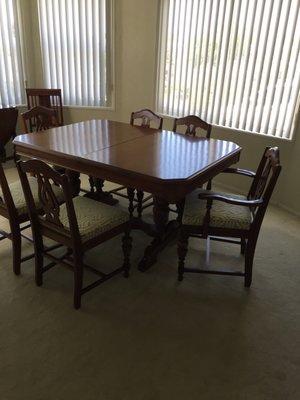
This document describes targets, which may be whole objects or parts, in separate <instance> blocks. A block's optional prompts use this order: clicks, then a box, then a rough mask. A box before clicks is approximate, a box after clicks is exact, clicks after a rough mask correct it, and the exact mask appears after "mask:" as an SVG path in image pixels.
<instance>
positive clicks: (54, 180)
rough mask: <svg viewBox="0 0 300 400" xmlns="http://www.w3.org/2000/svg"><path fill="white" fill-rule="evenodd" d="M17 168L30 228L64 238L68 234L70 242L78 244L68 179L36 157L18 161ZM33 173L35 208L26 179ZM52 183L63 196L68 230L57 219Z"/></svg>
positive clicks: (78, 236) (57, 210)
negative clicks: (37, 204) (34, 179)
mask: <svg viewBox="0 0 300 400" xmlns="http://www.w3.org/2000/svg"><path fill="white" fill-rule="evenodd" d="M17 168H18V172H19V176H20V180H21V184H22V187H23V191H24V195H25V199H26V203H27V206H28V211H29V215H30V220H31V224H32V229H33V231H35V232H36V233H37V232H39V233H40V232H41V230H42V228H45V229H48V230H49V229H50V230H51V231H52V232H56V233H57V234H59V235H61V236H64V237H66V236H67V237H71V238H72V240H73V243H77V244H79V243H80V235H79V229H78V223H77V218H76V214H75V210H74V204H73V200H72V187H71V183H70V181H69V178H68V176H67V175H65V174H60V173H59V172H57V171H55V170H54V169H53V168H51V167H50V166H49V165H48V164H46V163H44V162H43V161H40V160H36V159H33V160H28V161H18V163H17ZM27 174H29V175H34V176H35V177H36V179H37V184H38V197H39V209H37V207H36V204H35V201H34V198H33V194H32V191H31V188H30V184H29V181H28V176H27ZM53 185H55V186H57V187H59V188H60V189H61V190H62V192H63V195H64V200H65V203H66V209H67V216H68V220H69V227H70V230H67V229H65V228H64V226H63V224H62V222H61V220H60V203H61V202H60V201H59V200H58V198H57V196H56V194H55V193H54V191H53Z"/></svg>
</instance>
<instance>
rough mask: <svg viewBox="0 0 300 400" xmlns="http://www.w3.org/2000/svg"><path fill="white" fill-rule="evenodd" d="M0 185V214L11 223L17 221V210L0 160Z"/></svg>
mask: <svg viewBox="0 0 300 400" xmlns="http://www.w3.org/2000/svg"><path fill="white" fill-rule="evenodd" d="M0 187H1V194H0V215H2V216H3V217H5V218H8V219H9V221H10V222H11V223H12V221H17V219H18V212H17V210H16V207H15V203H14V200H13V197H12V194H11V191H10V189H9V185H8V182H7V179H6V176H5V172H4V169H3V165H2V163H1V162H0Z"/></svg>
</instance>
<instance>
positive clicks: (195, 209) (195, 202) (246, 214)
mask: <svg viewBox="0 0 300 400" xmlns="http://www.w3.org/2000/svg"><path fill="white" fill-rule="evenodd" d="M203 192H206V193H214V194H220V195H227V196H230V197H232V198H234V199H239V200H246V199H247V198H246V197H245V196H239V195H234V194H228V193H216V192H212V191H205V190H201V191H195V192H193V193H192V194H191V195H189V196H187V198H186V203H185V209H184V214H183V219H182V223H183V225H197V226H201V225H202V224H203V219H204V217H205V214H206V211H207V209H206V205H207V200H200V199H199V198H198V195H199V193H203ZM251 221H252V217H251V211H250V209H249V207H244V206H237V205H233V204H228V203H224V202H222V201H218V200H213V204H212V208H211V210H210V223H209V226H211V227H213V228H228V229H249V228H250V225H251Z"/></svg>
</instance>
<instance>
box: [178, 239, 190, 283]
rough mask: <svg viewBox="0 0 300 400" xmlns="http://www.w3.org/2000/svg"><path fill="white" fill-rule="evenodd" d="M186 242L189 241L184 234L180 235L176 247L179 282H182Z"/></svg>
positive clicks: (186, 248)
mask: <svg viewBox="0 0 300 400" xmlns="http://www.w3.org/2000/svg"><path fill="white" fill-rule="evenodd" d="M188 240H189V237H188V235H186V234H185V233H180V236H179V240H178V245H177V254H178V281H179V282H181V281H182V280H183V273H184V263H185V257H186V255H187V251H188Z"/></svg>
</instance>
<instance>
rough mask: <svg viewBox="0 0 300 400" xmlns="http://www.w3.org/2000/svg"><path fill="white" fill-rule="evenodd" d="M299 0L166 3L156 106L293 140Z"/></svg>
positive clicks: (299, 79) (299, 84) (299, 69)
mask: <svg viewBox="0 0 300 400" xmlns="http://www.w3.org/2000/svg"><path fill="white" fill-rule="evenodd" d="M299 10H300V2H299V0H163V1H161V15H160V40H159V58H158V79H157V111H158V112H160V113H162V114H165V115H171V116H183V115H186V114H196V115H198V116H200V117H201V118H202V119H204V120H206V121H207V122H210V123H212V124H214V125H219V126H225V127H228V128H235V129H238V130H245V131H250V132H256V133H263V134H267V135H271V136H276V137H282V138H286V139H290V138H291V137H292V131H293V128H294V125H295V117H296V115H297V112H298V108H299V103H298V101H299V90H300V51H299V49H300V12H299Z"/></svg>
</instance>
